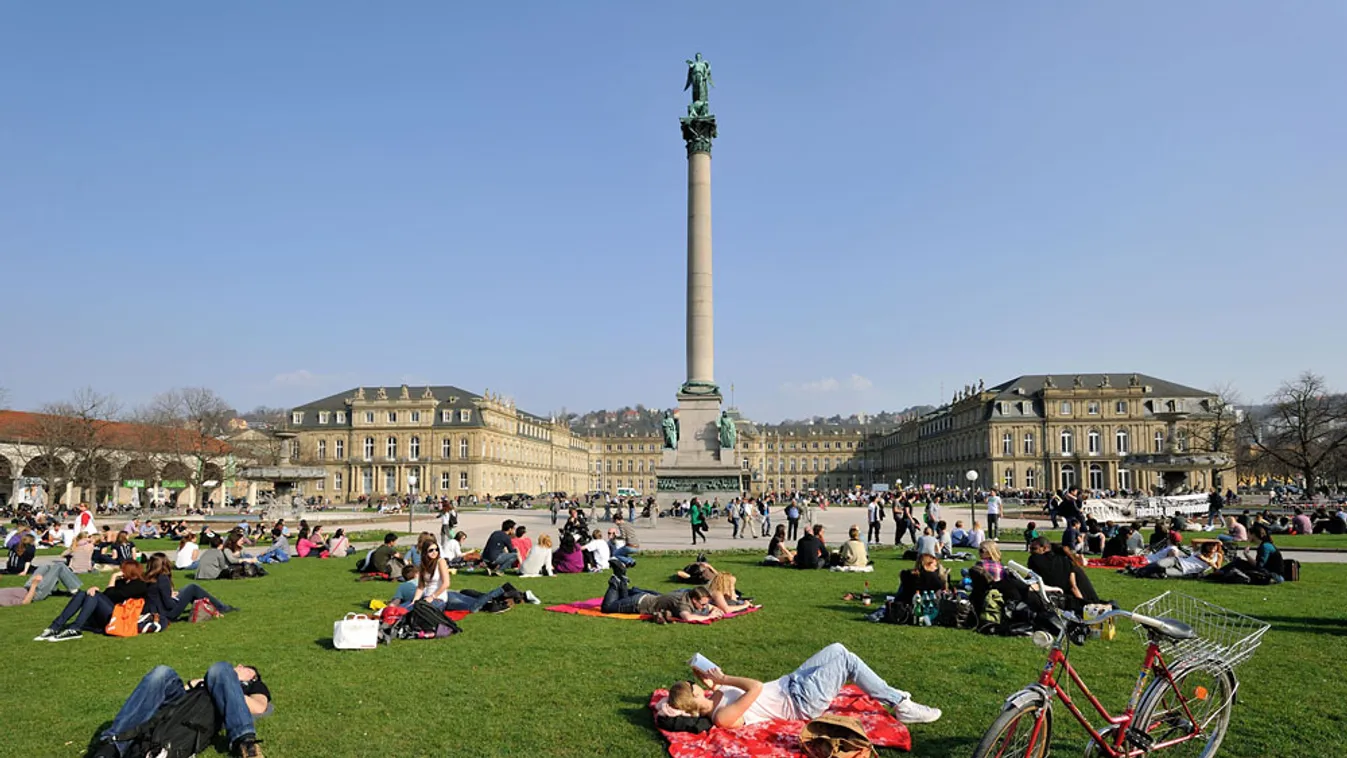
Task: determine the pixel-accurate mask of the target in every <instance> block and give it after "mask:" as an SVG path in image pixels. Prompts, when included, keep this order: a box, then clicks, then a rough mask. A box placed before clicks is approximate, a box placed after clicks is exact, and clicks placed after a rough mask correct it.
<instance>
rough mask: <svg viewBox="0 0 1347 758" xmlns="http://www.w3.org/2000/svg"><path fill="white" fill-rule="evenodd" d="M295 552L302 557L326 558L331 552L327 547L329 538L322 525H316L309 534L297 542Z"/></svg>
mask: <svg viewBox="0 0 1347 758" xmlns="http://www.w3.org/2000/svg"><path fill="white" fill-rule="evenodd" d="M295 552H296V553H297V554H298V555H299V557H300V558H326V557H328V556H329V555H331V553H330V552H329V551H328V549H327V538H326V536H325V535H324V534H323V527H322V526H315V527H314V528H313V530H312V531H310V532H309V533H308V535H306V536H304V537H300V538H299V542H297V543H295Z"/></svg>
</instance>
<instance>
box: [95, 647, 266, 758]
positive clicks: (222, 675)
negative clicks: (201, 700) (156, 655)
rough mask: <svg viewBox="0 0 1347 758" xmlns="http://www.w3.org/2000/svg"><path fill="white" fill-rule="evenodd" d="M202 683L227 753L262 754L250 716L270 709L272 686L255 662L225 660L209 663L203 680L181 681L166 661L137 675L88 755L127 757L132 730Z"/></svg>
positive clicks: (243, 757)
mask: <svg viewBox="0 0 1347 758" xmlns="http://www.w3.org/2000/svg"><path fill="white" fill-rule="evenodd" d="M202 683H204V684H205V686H206V691H207V692H208V693H209V694H210V699H211V703H212V704H213V705H214V706H215V718H216V724H217V726H216V729H215V731H219V726H218V725H219V724H220V722H223V726H224V730H225V737H226V738H227V739H228V741H229V750H230V754H231V755H235V756H239V757H240V758H262V750H261V748H259V747H258V746H257V727H256V724H255V722H254V720H255V719H256V718H258V717H261V716H269V715H271V712H272V703H271V690H270V689H268V688H267V685H266V684H265V683H264V682H263V681H262V676H261V674H258V673H257V668H256V667H254V666H231V665H230V664H229V663H228V662H226V661H220V662H218V663H213V664H211V667H210V668H209V669H206V677H205V679H197V680H194V681H193V682H191V683H190V684H186V685H185V684H183V682H182V679H181V678H180V677H179V676H178V672H176V671H174V670H173V669H171V668H169V667H168V666H155V667H154V668H153V669H151V670H150V673H148V674H146V675H145V676H144V677H141V680H140V683H139V684H137V685H136V688H135V690H133V691H132V692H131V696H130V697H128V698H127V699H126V702H125V703H123V704H122V707H121V709H120V710H118V711H117V716H116V717H115V718H113V719H112V725H111V726H109V727H108V728H107V729H105V730H103V732H102V733H101V734H99V735H98V740H97V743H96V744H95V746H94V748H93V750H91V751H90V752H89V758H122V757H123V756H129V755H130V754H131V753H130V751H131V748H132V746H133V744H134V736H135V735H134V730H135V729H136V727H139V726H141V725H143V724H145V723H146V722H148V721H149V720H150V719H151V718H153V717H154V715H155V713H157V712H158V711H159V709H160V708H163V707H165V706H169V705H172V704H173V703H175V702H177V701H178V700H179V699H180V698H182V697H183V696H184V695H185V694H187V691H188V690H189V689H191V688H192V687H195V686H197V685H199V684H202Z"/></svg>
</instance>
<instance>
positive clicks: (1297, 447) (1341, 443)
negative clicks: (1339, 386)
mask: <svg viewBox="0 0 1347 758" xmlns="http://www.w3.org/2000/svg"><path fill="white" fill-rule="evenodd" d="M1268 404H1269V406H1270V407H1269V408H1268V413H1267V415H1266V417H1265V418H1262V419H1261V420H1256V419H1255V417H1254V416H1253V414H1250V415H1249V416H1248V417H1247V418H1246V420H1245V424H1246V429H1247V431H1248V436H1249V438H1250V439H1251V440H1252V442H1253V449H1254V451H1255V452H1256V453H1257V454H1258V455H1260V456H1267V457H1268V458H1269V459H1270V461H1269V462H1272V461H1275V462H1276V463H1278V464H1280V465H1281V466H1283V467H1285V469H1287V470H1289V471H1294V472H1295V473H1297V474H1299V475H1300V476H1301V477H1302V478H1303V479H1304V480H1305V486H1306V487H1307V488H1309V489H1310V490H1311V491H1312V490H1313V489H1314V488H1315V486H1316V485H1317V483H1318V479H1319V477H1320V476H1321V475H1322V474H1324V473H1327V468H1328V467H1330V466H1331V465H1332V464H1333V463H1334V462H1335V461H1336V460H1337V456H1338V455H1339V454H1340V453H1341V452H1342V450H1343V449H1344V448H1345V447H1347V397H1345V396H1343V395H1342V394H1340V393H1332V392H1330V391H1329V390H1328V387H1327V386H1326V385H1325V383H1324V379H1323V377H1321V376H1318V375H1316V374H1313V373H1311V372H1308V371H1306V372H1305V373H1303V374H1301V375H1300V376H1299V377H1297V378H1296V379H1295V380H1293V381H1289V382H1285V383H1283V384H1282V385H1281V387H1279V388H1278V389H1277V391H1276V392H1274V393H1272V395H1270V396H1269V397H1268Z"/></svg>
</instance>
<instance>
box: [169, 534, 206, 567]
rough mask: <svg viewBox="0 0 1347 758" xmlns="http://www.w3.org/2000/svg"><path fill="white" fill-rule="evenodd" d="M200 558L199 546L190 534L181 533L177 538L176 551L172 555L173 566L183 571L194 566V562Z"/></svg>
mask: <svg viewBox="0 0 1347 758" xmlns="http://www.w3.org/2000/svg"><path fill="white" fill-rule="evenodd" d="M200 559H201V547H200V546H199V545H197V544H196V542H195V541H194V540H193V539H192V535H190V534H186V535H183V537H182V539H180V540H178V552H177V554H176V555H175V556H174V566H176V567H177V568H180V569H182V570H184V571H191V570H193V569H195V568H196V563H197V561H198V560H200Z"/></svg>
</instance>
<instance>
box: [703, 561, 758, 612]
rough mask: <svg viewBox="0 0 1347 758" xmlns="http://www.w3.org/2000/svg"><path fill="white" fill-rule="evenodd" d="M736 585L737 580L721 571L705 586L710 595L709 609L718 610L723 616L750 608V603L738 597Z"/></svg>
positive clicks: (751, 605) (732, 575)
mask: <svg viewBox="0 0 1347 758" xmlns="http://www.w3.org/2000/svg"><path fill="white" fill-rule="evenodd" d="M737 584H738V580H737V579H736V578H735V576H734V574H731V573H730V572H728V571H721V572H720V573H718V574H716V575H715V576H714V577H712V579H711V582H710V583H709V584H707V585H706V591H707V592H708V593H710V595H711V607H712V608H717V609H719V610H720V612H721V613H724V614H730V613H738V612H740V611H746V610H748V609H749V608H752V607H753V604H752V603H750V602H748V601H746V600H743V599H742V598H740V597H739V590H738V588H737V587H736V585H737Z"/></svg>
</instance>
